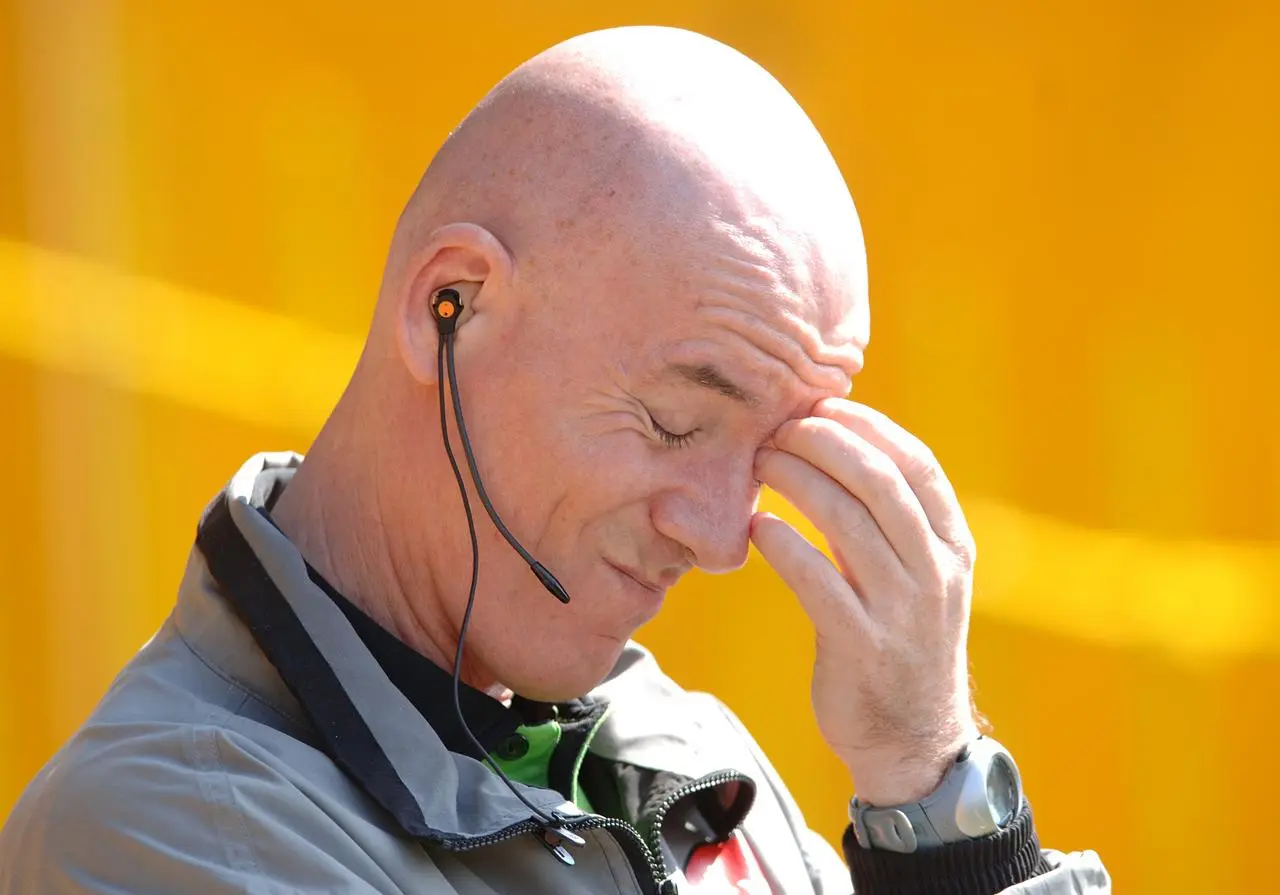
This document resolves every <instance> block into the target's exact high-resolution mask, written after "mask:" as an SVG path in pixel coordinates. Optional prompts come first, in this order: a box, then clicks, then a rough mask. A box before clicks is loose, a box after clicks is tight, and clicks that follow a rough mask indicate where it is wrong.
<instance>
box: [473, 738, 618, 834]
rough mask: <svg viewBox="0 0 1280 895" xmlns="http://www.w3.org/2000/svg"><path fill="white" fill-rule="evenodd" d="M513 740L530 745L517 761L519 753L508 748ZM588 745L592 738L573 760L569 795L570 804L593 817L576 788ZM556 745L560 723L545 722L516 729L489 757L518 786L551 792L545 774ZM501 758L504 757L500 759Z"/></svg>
mask: <svg viewBox="0 0 1280 895" xmlns="http://www.w3.org/2000/svg"><path fill="white" fill-rule="evenodd" d="M602 720H603V719H602ZM596 726H597V728H598V727H599V725H598V724H597V725H596ZM592 733H593V734H594V733H595V731H594V730H593V731H592ZM516 737H523V738H524V740H525V741H526V742H528V744H529V748H528V751H527V752H525V753H524V754H523V755H520V756H519V757H516V753H517V752H518V751H519V749H518V748H514V749H513V748H510V747H511V746H512V745H513V744H514V745H517V746H518V741H517V740H516ZM590 742H591V738H590V737H587V741H586V742H585V743H583V746H582V750H581V751H580V752H579V753H578V755H577V757H576V758H575V759H574V762H573V783H572V787H573V792H572V793H569V794H568V795H569V796H570V799H571V801H572V802H573V803H574V804H575V805H577V806H578V807H579V808H581V809H582V810H583V811H585V812H587V813H588V814H594V813H595V810H594V809H593V808H592V807H591V802H590V801H589V800H588V799H587V796H586V794H585V793H584V792H583V791H582V787H581V786H579V785H578V772H579V771H580V770H581V769H582V758H583V756H584V755H586V752H587V745H588V744H589V743H590ZM559 744H560V722H558V721H554V720H553V721H544V722H542V723H541V724H533V725H528V724H522V725H520V727H518V728H516V732H515V733H514V734H512V735H511V736H510V737H508V738H507V740H506V741H505V742H504V743H503V744H502V745H501V746H499V747H498V748H497V749H495V750H494V751H493V752H491V753H490V754H489V757H490V758H492V759H493V761H494V763H495V764H496V765H497V766H498V767H499V768H501V769H502V772H503V773H504V774H506V775H507V776H508V777H510V778H511V779H512V780H514V781H516V782H517V783H524V784H526V785H527V786H538V787H541V788H542V789H550V788H551V785H550V783H549V782H548V771H549V769H550V766H551V756H552V755H553V754H554V753H555V751H556V746H558V745H559ZM504 755H505V756H506V757H503V756H504ZM562 795H563V793H562Z"/></svg>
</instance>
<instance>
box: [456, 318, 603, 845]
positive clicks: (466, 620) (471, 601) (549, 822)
mask: <svg viewBox="0 0 1280 895" xmlns="http://www.w3.org/2000/svg"><path fill="white" fill-rule="evenodd" d="M446 346H447V348H446ZM446 351H447V352H448V355H449V390H450V391H451V392H452V393H453V406H454V412H455V413H457V414H458V423H459V425H458V433H459V436H460V437H461V438H462V443H463V446H464V448H465V449H466V451H467V458H468V459H470V458H471V448H470V445H468V444H467V436H466V434H465V430H463V428H462V425H461V423H462V416H461V413H460V407H459V403H458V381H457V379H455V378H454V375H453V334H452V333H449V334H448V335H442V336H441V338H440V348H439V350H438V352H437V355H436V369H437V373H438V377H439V383H440V434H441V435H442V436H443V438H444V450H445V453H446V454H448V455H449V465H450V466H452V467H453V476H454V478H455V479H457V482H458V493H459V494H460V495H461V496H462V508H463V510H465V511H466V515H467V532H468V534H470V536H471V587H470V589H469V590H468V593H467V608H466V610H465V611H464V612H463V613H462V625H461V626H460V628H459V630H458V649H457V651H456V652H455V653H454V657H453V710H454V712H456V713H457V715H458V723H460V724H461V725H462V729H463V731H464V732H465V733H466V735H467V738H468V739H469V740H471V743H472V745H473V746H475V748H476V752H477V753H478V754H479V755H480V757H481V759H482V760H483V761H484V762H485V763H486V764H488V765H489V767H490V768H492V769H493V771H494V773H496V774H497V775H498V776H499V777H500V778H502V781H503V782H504V783H506V784H507V788H508V789H510V790H511V792H512V794H513V795H514V796H515V797H516V798H517V799H519V800H520V801H521V802H523V803H524V804H525V807H527V808H528V809H529V810H530V811H532V812H533V814H534V817H536V818H537V819H538V820H539V821H540V822H541V823H543V824H545V825H546V826H547V827H548V828H550V829H552V830H553V831H554V832H556V833H557V835H560V836H562V837H563V838H566V839H570V840H576V839H578V837H577V836H575V835H574V834H572V833H569V831H567V830H563V829H561V827H562V824H561V822H560V821H557V820H555V819H554V818H552V817H551V816H549V815H547V814H546V813H544V812H543V811H542V810H541V809H539V808H538V807H537V806H536V805H534V804H533V803H532V802H530V801H529V800H528V799H527V798H525V796H524V794H523V793H522V792H520V790H518V789H516V785H515V784H514V783H513V782H512V781H511V778H510V777H508V776H507V775H506V773H504V772H503V770H502V768H500V767H498V764H497V762H495V761H494V760H493V758H492V757H490V755H489V753H488V752H487V751H486V750H485V748H484V746H482V745H480V740H478V739H477V738H476V735H475V734H474V733H472V731H471V726H470V725H469V724H467V719H466V717H465V716H464V715H463V713H462V696H461V689H462V650H463V647H464V646H465V644H466V641H467V629H468V628H469V627H470V626H471V610H472V608H473V607H474V606H475V602H476V584H477V583H478V581H479V576H480V542H479V541H478V540H477V538H476V526H475V519H474V517H473V516H472V515H471V501H470V499H469V498H468V497H467V487H466V484H465V483H464V482H463V480H462V470H460V469H459V468H458V461H457V459H456V458H455V457H454V455H453V446H452V445H451V444H450V443H449V419H448V414H447V413H446V411H445V406H446V402H445V394H444V358H445V352H446ZM471 474H472V477H473V479H474V480H475V483H476V492H477V493H478V494H480V495H482V499H484V498H483V494H484V491H483V489H482V488H481V486H480V482H479V478H478V477H476V475H475V466H474V463H473V464H472V466H471ZM486 502H487V501H486ZM492 512H493V511H492V510H491V509H490V513H491V514H492ZM495 521H496V520H495ZM499 525H501V523H499ZM521 555H525V554H524V553H523V551H522V554H521Z"/></svg>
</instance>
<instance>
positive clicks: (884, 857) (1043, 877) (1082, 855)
mask: <svg viewBox="0 0 1280 895" xmlns="http://www.w3.org/2000/svg"><path fill="white" fill-rule="evenodd" d="M717 702H718V700H717ZM719 705H720V708H721V710H722V711H723V712H724V713H725V715H726V716H727V717H728V718H729V720H730V721H731V722H732V724H733V725H734V726H735V727H736V728H737V730H738V732H739V733H740V734H741V735H742V737H743V738H744V739H745V740H746V742H747V743H748V744H749V745H750V747H751V751H752V754H753V756H754V757H755V759H756V762H757V764H759V766H760V768H761V770H762V771H763V772H764V775H765V778H766V781H767V785H768V786H769V787H770V789H771V790H772V791H773V794H774V796H775V797H777V799H778V801H779V803H780V804H781V805H782V808H783V813H784V814H785V815H786V817H787V819H788V822H789V823H790V825H791V828H792V830H793V831H794V833H795V836H796V841H797V843H798V844H799V846H800V849H801V852H802V854H803V855H804V860H805V864H806V866H807V867H808V868H809V877H810V880H811V882H812V883H813V890H814V892H815V895H848V893H849V892H850V891H852V892H853V893H854V895H926V893H928V895H1110V893H1111V879H1110V877H1109V876H1108V874H1107V871H1106V868H1105V867H1103V865H1102V861H1101V860H1100V859H1099V857H1098V855H1097V854H1096V853H1095V852H1092V851H1084V852H1072V853H1070V854H1064V853H1062V852H1058V851H1053V850H1051V849H1041V848H1040V842H1039V839H1038V837H1037V836H1036V831H1035V823H1034V819H1033V817H1032V814H1031V807H1030V805H1028V804H1027V803H1026V802H1025V801H1024V802H1023V805H1022V809H1021V810H1020V811H1019V814H1018V817H1017V818H1016V819H1015V821H1014V823H1013V824H1011V825H1010V826H1009V828H1008V829H1006V830H1003V831H1001V832H1000V833H998V834H996V835H994V836H989V837H985V838H983V839H976V840H973V841H970V842H958V843H955V844H953V845H948V846H946V847H944V848H940V849H936V850H930V851H920V852H916V853H915V854H910V855H902V854H897V853H895V852H885V851H868V850H866V849H863V848H862V847H861V846H860V845H858V843H857V840H856V839H855V838H854V835H853V826H852V824H851V825H849V826H848V827H846V829H845V832H844V837H843V840H842V843H841V845H842V846H843V851H844V855H845V862H844V863H842V862H841V861H840V858H839V857H838V856H837V853H836V851H835V849H834V848H832V847H831V845H830V844H828V843H827V841H826V840H825V839H823V838H822V837H821V836H819V835H818V834H817V833H815V832H814V831H813V830H810V829H809V828H808V825H807V824H806V823H805V820H804V816H803V814H802V813H801V811H800V808H799V806H798V805H797V804H796V802H795V799H794V798H793V797H792V796H791V794H790V792H789V791H788V790H787V788H786V784H785V783H783V781H782V779H781V777H780V776H779V775H778V773H777V771H776V770H774V768H773V765H772V764H771V763H770V762H769V759H768V758H767V757H766V756H765V754H764V752H763V750H761V749H760V747H759V745H758V744H757V743H756V742H755V738H754V737H752V736H751V734H750V732H749V731H747V729H746V727H745V726H744V725H743V724H742V722H741V721H740V720H739V719H738V718H737V716H736V715H734V714H733V712H732V711H730V710H729V708H728V707H727V706H725V705H724V704H723V703H719ZM846 863H847V865H848V866H847V868H846V866H845V864H846Z"/></svg>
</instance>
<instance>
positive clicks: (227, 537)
mask: <svg viewBox="0 0 1280 895" xmlns="http://www.w3.org/2000/svg"><path fill="white" fill-rule="evenodd" d="M301 462H302V458H301V457H300V456H299V455H297V454H293V453H267V454H259V455H257V456H255V457H253V458H252V459H251V460H249V461H248V462H247V463H246V464H245V465H244V466H243V467H242V468H241V469H240V471H239V472H238V473H237V474H236V475H235V477H234V478H233V479H232V481H231V482H230V484H229V485H228V486H227V488H226V490H225V491H224V492H223V493H221V494H220V495H218V497H217V498H215V500H214V501H213V502H212V503H211V504H210V506H209V507H208V508H207V509H206V511H205V514H204V517H203V518H202V520H201V523H200V527H199V530H198V534H197V541H196V545H197V549H196V550H194V551H193V552H192V558H191V561H190V563H189V564H188V569H187V576H186V578H185V580H184V582H183V585H182V590H181V593H180V595H179V601H178V608H177V611H176V621H177V624H178V626H179V629H180V630H181V631H182V633H183V635H184V636H185V637H186V638H188V640H191V641H192V642H193V645H195V646H196V647H197V649H198V651H199V652H200V653H201V655H202V656H203V657H205V659H206V660H207V661H210V662H212V663H213V664H215V665H217V666H219V667H220V669H221V670H222V671H223V672H224V673H228V674H231V675H232V676H234V677H235V678H236V679H237V680H238V681H239V682H240V683H241V684H243V685H244V686H245V687H246V688H248V689H249V690H250V691H252V692H254V693H255V694H257V695H258V696H259V697H260V698H262V699H263V700H264V701H265V702H267V703H268V704H270V705H274V706H281V707H285V708H286V709H287V713H288V714H293V715H294V716H297V715H302V716H305V718H306V720H307V721H308V722H309V725H308V726H309V727H310V728H311V733H310V737H311V738H312V739H314V741H315V744H316V745H317V746H318V747H319V748H321V749H323V750H324V751H325V752H326V753H327V754H328V755H329V756H330V757H331V758H333V760H334V761H335V762H336V763H337V764H339V766H341V767H342V768H343V769H344V770H345V771H346V772H347V773H348V774H350V775H351V776H352V777H353V778H354V779H355V780H356V781H357V782H358V783H359V784H360V785H361V786H362V787H363V788H364V789H365V790H366V791H367V792H368V793H369V795H370V796H371V797H373V798H374V799H375V800H376V801H377V802H378V803H379V804H381V805H382V806H383V808H385V809H386V810H387V811H388V812H389V813H390V814H391V815H392V816H393V817H394V818H395V819H396V821H397V823H398V824H399V826H400V827H401V828H402V829H403V830H404V831H405V832H406V833H408V834H409V835H411V836H414V837H417V838H422V839H425V840H427V841H432V842H437V843H439V844H441V845H444V846H446V847H449V846H455V847H456V846H461V845H464V844H465V843H468V842H471V841H474V839H475V838H477V837H484V836H492V835H495V834H498V833H500V832H501V831H503V830H505V829H508V828H511V827H514V826H516V825H520V824H525V823H527V822H528V821H530V820H531V819H532V817H531V815H530V813H529V810H528V808H527V807H525V806H524V805H523V804H521V803H520V802H519V800H517V799H516V798H514V797H513V796H512V794H511V793H510V791H508V790H507V788H506V786H505V784H503V782H502V781H501V780H499V779H498V778H497V777H496V776H495V775H494V774H492V772H491V771H490V770H489V768H488V767H487V766H486V765H484V764H483V763H482V762H480V761H478V760H477V759H476V758H473V757H471V755H469V754H465V753H466V751H467V750H465V749H461V750H460V749H458V748H456V743H457V733H456V731H455V732H454V733H452V734H450V733H449V732H448V725H449V723H455V724H456V719H455V718H454V717H453V715H452V713H451V712H450V713H448V714H447V715H446V714H442V713H441V712H439V711H438V709H437V710H435V711H433V710H431V708H430V707H426V708H425V710H424V706H422V705H420V704H418V703H419V702H420V701H421V700H416V699H415V700H411V699H410V698H409V697H408V696H406V695H405V692H404V691H403V690H402V687H404V682H403V681H396V680H393V679H392V677H391V676H389V675H388V670H387V668H386V667H385V666H386V662H385V661H383V662H381V663H380V662H379V661H378V658H379V657H376V656H375V655H374V654H373V653H372V652H371V651H370V649H369V647H368V645H367V643H366V640H365V639H363V638H362V637H361V636H360V632H359V631H358V630H357V628H358V626H359V625H360V620H359V617H358V616H357V617H355V618H354V619H353V616H352V615H351V614H350V613H349V612H347V611H345V610H344V607H343V606H342V605H341V603H340V602H339V601H337V600H335V599H333V596H332V595H330V594H326V593H325V591H324V589H323V586H322V584H321V583H318V582H317V578H318V576H314V575H313V574H312V572H311V571H310V570H309V569H308V567H307V564H306V562H305V561H304V560H303V558H302V556H301V554H300V553H299V552H298V550H297V549H296V548H295V547H294V546H293V544H292V543H291V542H290V541H289V540H288V539H287V538H286V537H285V536H284V534H283V533H281V532H280V530H279V529H277V528H276V527H275V526H274V525H273V524H272V523H271V521H270V519H269V518H268V517H267V516H266V515H265V514H264V513H263V512H261V510H262V508H264V507H266V506H267V505H268V504H269V503H270V502H271V500H272V498H273V496H275V495H276V494H278V491H279V490H280V488H281V487H282V486H283V484H284V483H285V482H287V480H288V479H289V478H290V477H291V476H292V471H293V470H295V469H296V468H297V467H298V466H299V465H300V464H301ZM352 609H354V607H352ZM355 611H356V612H357V613H358V610H355ZM370 623H371V624H372V622H370ZM375 627H376V625H375ZM379 630H381V629H379ZM383 633H385V632H383ZM388 636H389V635H388ZM396 642H397V644H399V642H398V641H396ZM399 645H400V646H402V647H404V645H403V644H399ZM404 649H406V650H407V649H408V647H404ZM414 656H415V657H417V658H422V657H420V656H417V654H416V653H415V654H414ZM384 658H385V657H384ZM423 661H424V662H426V660H425V659H423ZM428 664H430V663H428ZM431 667H432V668H433V669H434V670H435V671H436V672H439V674H440V675H443V676H444V678H445V679H446V680H448V681H449V685H450V686H451V684H452V681H451V678H449V676H448V675H445V674H444V672H443V671H441V670H440V669H439V668H436V667H435V666H431ZM416 671H417V672H419V673H428V672H426V671H425V669H422V668H421V667H417V668H416ZM392 673H393V674H396V672H394V671H393V672H392ZM397 683H400V686H397ZM471 692H472V693H473V694H474V696H475V698H476V699H477V700H481V702H475V701H472V702H471V703H470V707H468V705H465V704H464V711H465V712H467V718H468V720H469V721H471V720H472V719H473V718H475V717H477V716H476V715H474V714H473V709H475V708H477V707H480V710H481V711H488V712H490V713H491V714H489V715H487V716H485V717H487V718H489V720H491V721H492V720H493V719H495V718H496V719H498V720H497V721H496V722H494V726H493V727H492V729H491V730H490V728H484V724H483V719H482V723H481V727H482V728H484V729H485V730H490V733H489V734H486V735H485V736H484V737H482V743H485V745H486V748H487V747H488V745H489V744H488V742H486V741H487V740H489V739H490V738H491V735H492V734H493V733H494V732H496V731H500V730H503V729H505V728H506V725H507V724H511V723H519V721H518V718H519V717H520V716H521V715H528V714H530V713H532V712H536V711H537V709H538V705H539V704H535V703H526V704H525V705H522V706H521V712H520V713H514V712H510V711H509V710H505V709H504V707H502V706H501V705H500V704H499V703H497V702H496V701H494V700H492V699H490V697H488V696H487V695H485V694H483V693H480V692H479V691H475V690H472V691H471ZM464 698H466V697H464ZM585 698H586V700H587V701H588V702H599V701H607V702H609V703H610V712H609V714H608V716H607V718H606V719H605V721H604V722H603V723H602V724H601V725H600V727H599V728H598V730H597V732H596V734H595V737H594V739H593V740H592V744H591V752H592V754H593V755H595V756H598V757H599V758H602V759H605V760H606V761H609V762H615V763H618V764H624V765H627V766H630V767H632V768H639V769H645V768H647V769H652V770H654V771H658V772H661V773H662V774H664V775H670V776H671V777H673V778H684V779H697V778H701V777H704V776H706V775H708V774H711V773H714V772H716V771H720V770H722V769H723V768H724V764H725V762H724V760H723V759H724V752H723V749H717V748H716V747H717V744H718V742H719V741H720V740H722V739H723V728H716V729H715V730H714V731H713V730H712V729H711V727H710V726H709V725H708V718H709V717H712V716H713V715H718V714H719V712H715V713H708V711H707V708H708V706H707V704H706V700H707V699H708V698H709V697H697V696H694V695H691V694H687V693H685V692H684V691H683V690H681V689H680V688H679V687H678V686H677V685H676V684H675V683H674V682H673V681H671V680H670V679H669V678H668V677H667V676H666V675H665V674H663V673H662V672H661V671H660V670H659V668H658V666H657V663H656V662H655V661H654V659H653V657H652V655H650V654H649V652H648V651H647V650H645V649H644V648H643V647H641V646H639V645H638V644H635V643H629V644H628V645H627V647H626V648H625V649H624V651H623V653H622V655H621V657H620V658H619V660H618V663H617V665H616V666H615V668H614V669H613V671H612V673H611V674H610V675H609V677H608V678H607V679H606V680H605V681H604V682H603V683H602V684H601V685H600V686H599V687H598V688H596V689H595V690H593V691H592V692H591V693H590V694H588V696H587V697H585ZM483 701H488V703H491V705H488V706H487V707H485V703H484V702H483ZM495 706H496V707H497V708H499V709H502V712H498V713H492V709H493V708H494V707H495ZM449 708H450V709H451V708H452V706H451V705H450V706H449ZM503 712H505V713H506V714H505V715H504V714H503ZM513 717H514V719H516V720H513ZM503 718H505V719H506V720H505V721H503V720H502V719H503ZM441 719H443V724H442V720H441ZM437 724H442V726H441V727H436V726H435V725H437ZM474 726H475V725H474V724H473V727H474ZM442 731H444V733H445V738H442V735H441V732H442ZM477 733H480V731H477ZM516 785H517V786H518V787H520V790H521V792H522V793H523V794H524V795H525V797H526V798H528V799H529V800H530V801H531V802H533V804H534V805H536V806H537V807H538V808H539V809H540V810H542V811H544V812H547V813H550V812H552V811H556V812H559V813H560V814H561V815H566V816H576V815H580V814H581V813H582V812H581V811H580V810H579V809H578V808H577V807H576V806H575V805H573V803H572V802H568V801H566V800H565V799H563V798H562V797H561V796H560V795H558V794H557V793H555V792H554V791H551V790H546V789H540V788H534V787H527V786H524V785H522V784H516ZM749 788H750V789H754V788H753V787H749ZM728 795H729V794H727V793H726V796H728ZM745 795H746V798H745V799H743V798H739V797H737V796H735V797H732V798H727V799H726V800H725V801H726V804H730V803H732V804H733V805H734V806H735V807H734V809H733V811H732V816H729V817H725V818H723V823H722V824H717V826H718V827H720V828H721V829H720V834H719V835H720V836H723V835H727V834H728V832H731V831H732V829H733V828H735V827H736V826H737V824H738V823H739V822H740V821H741V819H742V816H743V815H745V813H746V811H747V810H748V809H749V807H750V802H751V798H750V794H749V793H746V794H745Z"/></svg>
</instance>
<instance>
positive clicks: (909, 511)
mask: <svg viewBox="0 0 1280 895" xmlns="http://www.w3.org/2000/svg"><path fill="white" fill-rule="evenodd" d="M774 444H775V445H776V446H777V447H778V448H780V449H782V450H785V451H787V452H788V453H791V454H795V455H796V456H797V457H800V458H801V459H803V460H807V461H808V462H810V463H812V464H813V465H814V466H815V467H817V468H818V469H820V470H822V471H823V472H825V473H826V474H827V475H828V476H830V477H831V478H833V479H835V480H836V481H837V482H839V483H840V485H841V486H842V487H844V489H845V490H846V491H848V492H849V493H850V494H852V495H853V496H854V497H856V498H858V500H860V501H862V503H863V505H864V506H866V508H867V509H868V510H870V511H871V516H872V518H874V519H875V521H876V524H877V525H878V526H879V527H880V530H881V531H882V532H884V536H885V538H887V539H888V541H889V546H890V547H892V548H893V550H894V552H895V553H897V555H898V558H899V559H900V560H901V561H902V564H903V565H904V566H906V567H907V569H909V570H911V571H913V572H914V571H919V570H921V569H924V568H929V567H930V566H931V564H932V563H933V557H934V551H935V550H936V549H937V536H936V535H935V534H934V531H933V528H932V527H931V526H930V524H929V518H928V516H927V515H926V514H925V511H924V508H923V507H922V506H921V505H920V500H919V498H918V497H917V496H916V493H915V491H914V490H912V488H911V486H910V485H909V484H908V483H907V480H906V478H905V477H904V476H903V474H902V470H900V469H899V468H898V465H897V464H896V463H894V462H893V460H892V459H890V457H889V456H888V455H887V454H885V453H884V452H883V451H881V450H880V449H879V448H877V447H876V446H875V445H873V444H872V443H871V442H869V441H867V440H866V439H865V438H863V437H862V436H861V435H859V434H858V433H856V432H854V431H853V430H851V429H850V428H848V427H847V426H844V425H841V424H840V423H839V422H837V421H835V420H830V419H824V418H821V417H809V418H807V419H802V420H794V421H792V422H789V423H786V424H784V425H783V426H782V427H781V428H780V429H779V430H778V432H777V434H776V435H775V436H774Z"/></svg>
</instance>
